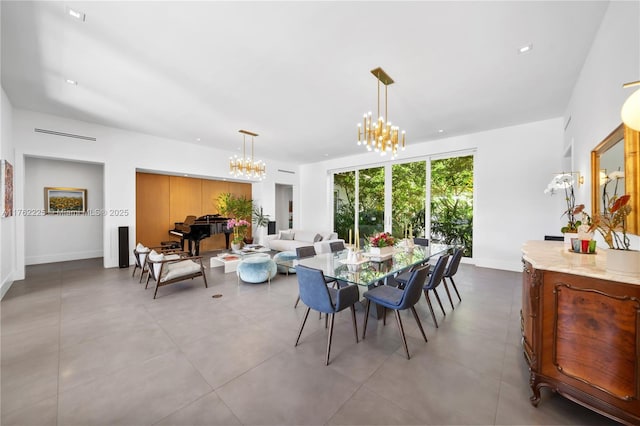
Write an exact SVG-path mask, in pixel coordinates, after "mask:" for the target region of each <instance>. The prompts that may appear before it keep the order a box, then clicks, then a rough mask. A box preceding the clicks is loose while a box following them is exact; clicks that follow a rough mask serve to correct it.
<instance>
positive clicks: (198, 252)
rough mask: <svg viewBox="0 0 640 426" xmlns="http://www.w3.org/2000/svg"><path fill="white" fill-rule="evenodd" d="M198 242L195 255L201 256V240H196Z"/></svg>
mask: <svg viewBox="0 0 640 426" xmlns="http://www.w3.org/2000/svg"><path fill="white" fill-rule="evenodd" d="M194 242H195V244H196V253H195V256H200V240H197V241H194Z"/></svg>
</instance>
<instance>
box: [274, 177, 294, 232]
mask: <svg viewBox="0 0 640 426" xmlns="http://www.w3.org/2000/svg"><path fill="white" fill-rule="evenodd" d="M275 219H276V230H279V229H291V228H293V186H292V185H282V184H279V183H276V217H275Z"/></svg>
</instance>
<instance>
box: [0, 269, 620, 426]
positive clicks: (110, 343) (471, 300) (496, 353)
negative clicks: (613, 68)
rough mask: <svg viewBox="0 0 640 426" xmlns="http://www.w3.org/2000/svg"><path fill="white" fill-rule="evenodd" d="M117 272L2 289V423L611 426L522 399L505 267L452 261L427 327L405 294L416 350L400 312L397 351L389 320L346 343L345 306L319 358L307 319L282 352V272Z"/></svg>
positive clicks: (296, 318) (289, 287) (50, 277)
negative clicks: (176, 276)
mask: <svg viewBox="0 0 640 426" xmlns="http://www.w3.org/2000/svg"><path fill="white" fill-rule="evenodd" d="M131 271H132V269H128V270H127V269H103V268H102V259H90V260H83V261H75V262H64V263H55V264H46V265H37V266H30V267H28V268H27V279H25V280H24V281H17V282H15V283H14V284H13V286H12V288H11V289H10V290H9V292H8V293H7V294H6V295H5V297H4V299H3V300H2V303H1V305H0V307H1V311H2V312H1V314H2V316H1V334H2V348H1V356H2V364H1V368H2V370H1V373H2V377H1V385H2V386H1V404H2V405H1V414H2V415H1V419H0V421H1V423H2V425H5V426H8V425H102V424H104V425H106V424H109V425H111V424H120V425H235V424H244V425H258V424H259V425H325V424H326V425H334V424H336V425H337V424H342V425H347V424H348V425H395V424H402V425H406V424H411V425H420V424H428V425H431V424H504V425H515V424H592V425H602V424H615V423H614V422H611V421H610V420H608V419H606V418H605V417H602V416H600V415H598V414H595V413H593V412H591V411H589V410H587V409H585V408H582V407H581V406H579V405H577V404H575V403H573V402H571V401H569V400H567V399H565V398H563V397H561V396H559V395H556V394H553V393H551V392H549V391H543V400H542V402H541V403H540V405H539V407H538V408H534V407H532V406H531V404H530V403H529V392H530V391H529V388H528V373H527V368H526V366H525V363H524V360H523V356H522V352H521V349H520V326H519V310H520V285H521V284H520V274H518V273H514V272H506V271H499V270H492V269H483V268H476V267H474V266H471V265H465V264H463V265H461V268H460V270H459V272H458V275H457V278H456V282H457V284H458V287H459V289H460V292H461V295H462V297H463V300H462V302H461V303H460V302H458V303H456V309H455V311H452V310H451V307H450V306H449V305H448V301H446V296H445V295H444V293H442V296H443V297H444V298H443V302H445V309H446V313H447V316H446V318H442V314H441V313H438V318H442V319H441V320H440V321H439V322H440V328H438V329H436V328H435V327H434V325H433V323H432V320H431V318H430V315H429V313H428V309H427V307H426V303H425V301H424V300H421V302H420V303H419V306H418V312H419V315H420V317H421V318H422V320H423V324H424V326H425V331H426V333H427V337H428V338H429V342H428V343H425V342H424V341H423V340H422V338H421V336H420V334H419V331H418V329H417V326H416V325H415V322H414V321H413V318H412V317H411V315H410V314H407V313H405V315H404V316H403V319H405V321H404V324H405V327H406V331H407V334H408V340H409V350H410V352H411V354H412V358H411V360H407V359H406V358H405V355H404V350H403V348H402V344H401V341H400V337H399V334H398V330H397V327H396V324H395V322H394V320H393V317H389V318H390V319H391V320H390V321H388V322H387V325H386V326H385V327H383V326H382V323H381V322H380V321H375V320H374V321H369V329H368V330H367V338H366V340H364V341H361V342H360V343H358V344H356V343H355V341H354V338H353V329H352V326H351V320H350V313H349V311H348V310H347V311H344V312H343V313H341V314H340V315H339V316H337V317H336V324H335V330H334V334H335V335H334V341H333V346H332V354H331V363H330V365H329V366H328V367H327V366H325V365H324V354H325V348H326V330H325V328H324V321H320V320H318V317H317V315H310V317H309V320H308V322H307V326H306V328H305V331H304V333H303V335H302V339H301V344H300V345H299V346H298V347H297V348H295V347H294V346H293V343H294V341H295V337H296V333H297V329H298V326H299V322H300V320H301V318H302V315H303V313H304V307H303V306H302V305H300V306H299V307H298V308H297V309H294V308H293V303H294V301H295V298H296V295H297V281H296V276H295V275H292V276H289V277H287V276H284V275H278V276H277V277H276V278H275V279H274V280H273V281H272V283H271V285H270V286H269V285H267V284H261V285H255V284H254V285H252V284H240V285H238V283H237V281H236V276H235V274H226V275H225V274H224V273H223V272H222V268H212V269H210V270H208V271H207V273H208V279H209V288H208V289H205V288H204V285H203V282H202V279H195V280H194V281H189V282H186V283H184V284H173V285H170V286H167V287H162V288H160V290H159V292H158V295H159V297H158V299H156V300H153V299H152V296H153V290H152V289H149V290H145V289H144V285H142V284H138V279H137V274H136V278H131ZM214 294H222V295H223V296H222V297H221V298H212V295H214ZM454 297H455V296H454ZM455 300H456V302H457V299H455ZM436 309H438V308H437V306H436ZM436 312H438V311H436ZM362 324H363V312H362V311H359V312H358V325H359V326H360V327H362ZM359 333H360V335H362V330H359Z"/></svg>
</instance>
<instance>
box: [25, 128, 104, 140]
mask: <svg viewBox="0 0 640 426" xmlns="http://www.w3.org/2000/svg"><path fill="white" fill-rule="evenodd" d="M33 130H34V131H35V132H36V133H46V134H48V135H55V136H62V137H65V138H75V139H83V140H85V141H94V142H95V140H96V138H92V137H91V136H82V135H74V134H73V133H64V132H56V131H55V130H47V129H38V128H37V127H36V128H35V129H33Z"/></svg>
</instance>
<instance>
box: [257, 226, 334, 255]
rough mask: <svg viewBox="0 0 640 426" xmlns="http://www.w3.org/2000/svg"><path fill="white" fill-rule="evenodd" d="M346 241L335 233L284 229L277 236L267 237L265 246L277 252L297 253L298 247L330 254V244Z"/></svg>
mask: <svg viewBox="0 0 640 426" xmlns="http://www.w3.org/2000/svg"><path fill="white" fill-rule="evenodd" d="M334 241H342V242H343V243H344V240H342V239H340V238H338V234H337V233H335V232H325V231H319V232H318V231H308V230H303V229H284V230H282V231H280V232H278V233H277V234H273V235H267V238H266V241H265V243H264V245H265V246H266V247H269V249H271V250H276V251H296V247H303V246H313V247H314V248H315V249H316V253H330V252H331V248H330V247H329V243H331V242H334Z"/></svg>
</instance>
